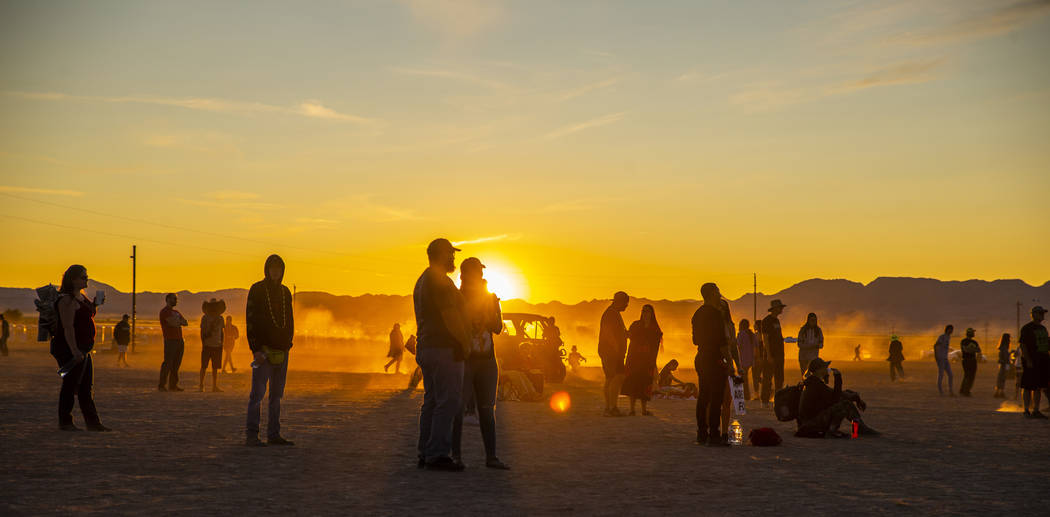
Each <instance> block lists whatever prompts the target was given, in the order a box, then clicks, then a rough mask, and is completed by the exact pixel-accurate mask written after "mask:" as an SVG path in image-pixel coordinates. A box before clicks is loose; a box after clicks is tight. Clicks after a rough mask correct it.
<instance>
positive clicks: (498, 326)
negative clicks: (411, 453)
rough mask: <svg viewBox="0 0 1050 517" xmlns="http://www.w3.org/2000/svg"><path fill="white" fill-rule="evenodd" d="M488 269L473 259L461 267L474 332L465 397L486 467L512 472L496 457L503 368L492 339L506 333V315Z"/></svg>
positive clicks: (459, 429)
mask: <svg viewBox="0 0 1050 517" xmlns="http://www.w3.org/2000/svg"><path fill="white" fill-rule="evenodd" d="M483 269H485V265H484V264H482V263H481V260H480V259H478V258H476V257H470V258H468V259H466V260H464V261H463V263H462V264H460V265H459V279H460V282H459V283H460V288H459V289H460V293H462V295H463V314H464V316H465V317H466V321H467V325H469V327H468V331H469V332H470V356H469V357H467V361H466V363H465V364H464V370H463V396H464V399H465V398H466V397H467V395H468V394H470V395H472V396H473V400H474V405H475V407H476V408H477V412H478V426H479V427H480V428H481V440H482V441H483V442H484V443H485V466H486V467H488V468H490V469H500V470H510V467H508V466H507V464H506V463H503V462H502V461H500V459H499V458H498V457H496V387H497V385H498V381H499V367H498V366H497V365H496V355H495V352H494V349H493V347H492V335H493V334H499V333H500V332H502V331H503V311H502V310H501V309H500V305H499V297H498V296H496V295H495V294H493V293H491V292H489V290H488V282H487V281H486V280H485V278H484V272H483V271H482V270H483ZM463 414H464V412H463V411H457V412H456V420H455V423H454V424H453V432H452V457H453V459H454V460H455V461H456V462H457V463H462V462H461V461H460V458H461V456H460V452H461V445H462V438H463Z"/></svg>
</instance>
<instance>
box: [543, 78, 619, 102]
mask: <svg viewBox="0 0 1050 517" xmlns="http://www.w3.org/2000/svg"><path fill="white" fill-rule="evenodd" d="M618 82H620V78H619V77H611V78H609V79H606V80H604V81H598V82H596V83H591V84H585V85H583V86H580V87H579V88H573V89H572V90H569V91H567V92H564V93H562V94H561V95H560V96H558V100H559V101H561V102H564V101H567V100H570V99H575V98H576V97H580V96H582V95H586V94H588V93H591V92H593V91H597V90H602V89H605V88H608V87H610V86H613V85H615V84H616V83H618Z"/></svg>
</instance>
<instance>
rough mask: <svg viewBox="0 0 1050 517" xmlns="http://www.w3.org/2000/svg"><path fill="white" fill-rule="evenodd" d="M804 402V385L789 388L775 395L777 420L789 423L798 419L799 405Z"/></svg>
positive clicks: (774, 409) (774, 410) (774, 404)
mask: <svg viewBox="0 0 1050 517" xmlns="http://www.w3.org/2000/svg"><path fill="white" fill-rule="evenodd" d="M801 401H802V383H801V382H800V383H798V384H796V385H794V386H787V387H785V388H782V389H780V390H779V391H777V393H776V395H773V413H774V414H776V416H777V420H780V421H781V422H789V421H791V420H795V419H797V418H798V405H799V402H801Z"/></svg>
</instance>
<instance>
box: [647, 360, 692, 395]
mask: <svg viewBox="0 0 1050 517" xmlns="http://www.w3.org/2000/svg"><path fill="white" fill-rule="evenodd" d="M677 369H678V359H671V360H670V361H668V362H667V364H665V365H664V367H663V369H661V370H660V375H659V376H657V381H656V385H657V386H658V388H659V392H660V393H661V394H663V395H664V396H665V397H669V398H690V397H695V396H696V393H697V389H696V384H693V383H691V382H684V381H682V380H680V379H678V378H676V377H675V376H674V373H673V372H674V371H675V370H677Z"/></svg>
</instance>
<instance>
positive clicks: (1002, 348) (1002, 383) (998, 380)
mask: <svg viewBox="0 0 1050 517" xmlns="http://www.w3.org/2000/svg"><path fill="white" fill-rule="evenodd" d="M1010 367H1011V362H1010V334H1003V337H1002V338H1001V339H999V374H998V375H996V377H995V393H994V394H993V395H992V397H993V398H997V399H1005V398H1006V391H1005V388H1006V374H1007V372H1009V371H1010Z"/></svg>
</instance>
